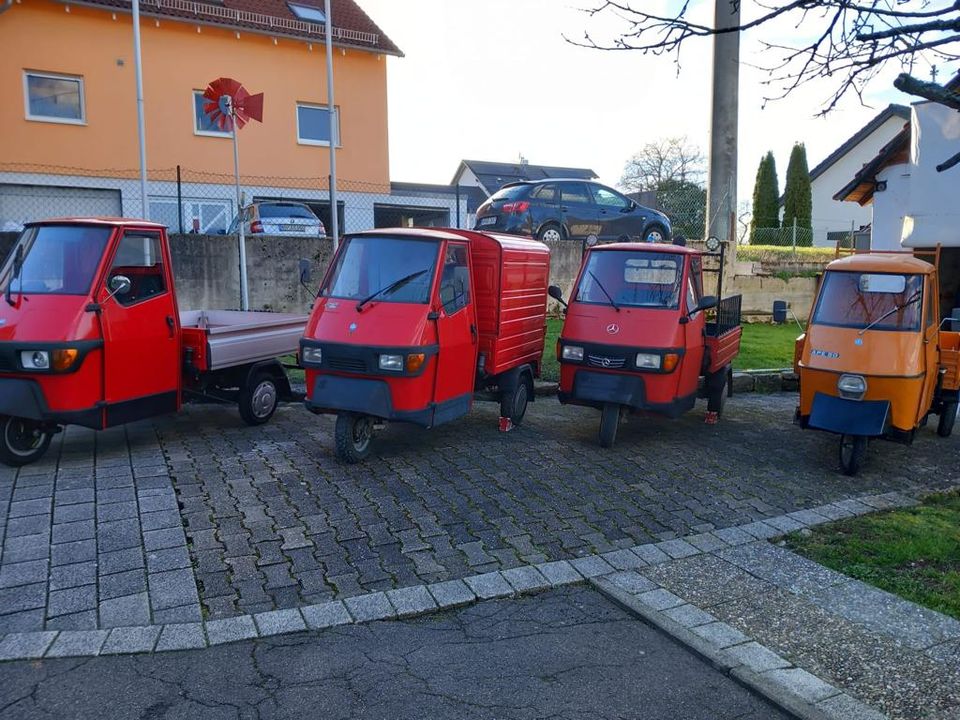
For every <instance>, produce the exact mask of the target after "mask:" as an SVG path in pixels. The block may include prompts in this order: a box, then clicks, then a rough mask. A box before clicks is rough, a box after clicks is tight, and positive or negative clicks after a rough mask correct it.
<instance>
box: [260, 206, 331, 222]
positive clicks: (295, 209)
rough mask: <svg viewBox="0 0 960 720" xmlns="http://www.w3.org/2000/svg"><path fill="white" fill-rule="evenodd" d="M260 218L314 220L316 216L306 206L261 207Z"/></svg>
mask: <svg viewBox="0 0 960 720" xmlns="http://www.w3.org/2000/svg"><path fill="white" fill-rule="evenodd" d="M259 212H260V217H261V218H303V219H304V220H316V219H317V216H316V215H314V214H313V212H312V211H311V210H310V208H308V207H307V206H306V205H266V204H264V205H261V206H260V208H259Z"/></svg>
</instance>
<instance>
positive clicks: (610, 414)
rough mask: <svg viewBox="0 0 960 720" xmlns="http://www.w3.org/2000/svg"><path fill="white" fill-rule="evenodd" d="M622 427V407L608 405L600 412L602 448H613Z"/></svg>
mask: <svg viewBox="0 0 960 720" xmlns="http://www.w3.org/2000/svg"><path fill="white" fill-rule="evenodd" d="M619 426H620V406H619V405H617V404H615V403H607V404H606V405H604V406H603V409H602V410H601V411H600V447H602V448H612V447H613V444H614V443H615V442H616V440H617V429H618V428H619Z"/></svg>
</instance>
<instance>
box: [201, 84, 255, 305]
mask: <svg viewBox="0 0 960 720" xmlns="http://www.w3.org/2000/svg"><path fill="white" fill-rule="evenodd" d="M203 99H204V100H205V102H204V103H203V112H204V114H205V115H206V116H207V117H208V118H210V122H212V123H214V124H215V125H216V126H217V127H218V128H220V129H221V130H223V131H225V132H229V133H230V134H231V135H232V136H233V172H234V180H235V182H236V186H237V230H238V232H239V245H240V306H241V308H242V309H243V310H248V309H249V297H248V292H247V248H246V240H245V238H244V228H243V195H242V194H241V192H240V146H239V144H238V142H237V131H238V130H239V129H240V128H242V127H243V126H244V125H246V124H247V123H248V122H249V121H250V120H256V121H257V122H263V93H257V94H256V95H251V94H250V93H249V92H247V89H246V88H245V87H243V85H241V84H240V83H239V82H238V81H237V80H234V79H233V78H223V77H222V78H217V79H216V80H214V81H213V82H212V83H210V84H209V85H208V86H207V89H206V90H204V91H203Z"/></svg>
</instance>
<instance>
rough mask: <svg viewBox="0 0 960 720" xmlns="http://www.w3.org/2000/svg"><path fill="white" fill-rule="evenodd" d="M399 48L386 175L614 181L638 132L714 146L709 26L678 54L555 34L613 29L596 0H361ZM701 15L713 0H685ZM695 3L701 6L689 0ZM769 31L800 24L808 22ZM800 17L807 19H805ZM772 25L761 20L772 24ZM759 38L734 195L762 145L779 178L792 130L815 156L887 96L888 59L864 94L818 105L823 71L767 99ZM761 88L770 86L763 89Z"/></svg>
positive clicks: (746, 60) (748, 49)
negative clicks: (884, 71) (490, 166)
mask: <svg viewBox="0 0 960 720" xmlns="http://www.w3.org/2000/svg"><path fill="white" fill-rule="evenodd" d="M635 2H643V3H649V4H652V5H654V4H659V5H661V6H662V7H674V6H675V2H674V0H635ZM358 3H359V4H360V6H361V7H362V8H363V9H364V10H365V11H366V12H367V13H368V14H369V15H370V16H371V17H372V18H373V20H374V21H375V22H376V23H377V24H378V25H379V26H380V28H381V29H382V30H383V31H384V32H385V33H386V34H387V35H388V36H389V37H390V38H391V39H392V40H393V41H394V42H395V43H397V45H399V47H400V49H401V50H402V51H403V52H404V55H405V56H404V57H402V58H394V57H391V58H389V59H388V67H387V74H388V80H387V82H388V95H389V140H390V175H391V179H392V180H395V181H407V182H428V183H449V182H450V181H451V179H452V178H453V175H454V173H455V171H456V169H457V166H458V164H459V162H460V160H461V159H471V160H493V161H500V162H516V161H517V160H518V159H519V157H520V155H523V157H525V158H526V159H527V160H528V161H529V162H531V163H534V164H542V165H561V166H569V167H589V168H592V169H593V170H594V171H595V172H596V173H597V174H598V175H599V176H600V179H601V182H605V183H607V184H610V185H613V186H616V185H617V183H618V181H619V179H620V177H621V174H622V171H623V166H624V163H625V162H626V161H627V159H628V158H629V157H630V156H631V155H632V154H633V153H634V152H636V151H637V150H639V149H640V148H641V147H642V146H643V145H644V144H645V143H647V142H651V141H655V140H657V139H660V138H665V137H673V136H682V135H685V136H687V138H688V139H689V141H690V142H691V143H693V144H695V145H698V146H700V147H701V148H702V149H703V150H704V151H706V150H707V149H708V147H709V137H708V131H709V120H710V64H711V57H712V45H711V40H710V39H703V40H700V39H697V38H694V39H693V40H691V41H689V43H688V44H686V45H685V46H684V49H683V54H682V56H681V60H682V62H681V65H680V67H679V68H678V66H677V65H676V64H675V62H674V58H673V56H664V57H654V56H651V55H643V54H641V53H639V52H635V51H630V52H604V51H599V50H592V49H586V48H581V47H576V46H575V45H573V44H571V43H570V42H568V41H567V40H565V39H564V36H566V37H568V38H570V39H572V40H576V39H581V38H583V35H584V31H585V29H586V28H587V27H589V28H590V30H591V34H593V35H595V36H599V37H609V36H610V35H611V33H613V32H615V31H616V30H617V29H619V28H621V27H623V25H622V24H621V21H619V20H617V19H616V18H614V17H609V18H607V19H603V18H601V19H598V18H593V19H592V20H591V19H590V18H588V17H587V15H586V14H585V13H584V12H583V8H587V7H590V6H592V5H593V4H594V0H485V2H476V1H470V0H405V1H404V2H398V1H397V0H358ZM694 5H695V7H696V12H698V13H699V14H700V16H701V18H703V19H705V20H706V21H708V22H709V20H710V18H711V17H712V7H713V3H712V2H707V0H694ZM697 6H699V7H697ZM774 31H775V32H779V33H783V34H784V35H793V36H796V35H802V34H803V31H804V28H791V27H781V28H779V29H775V30H774ZM808 31H809V29H808ZM767 37H768V39H769V33H768V34H767ZM759 52H760V44H759V40H758V38H757V37H756V36H755V35H747V36H745V37H744V38H743V40H742V43H741V63H742V68H741V76H740V111H739V112H740V115H739V125H740V150H739V159H738V176H739V178H738V195H739V198H740V199H741V200H748V199H749V198H750V196H751V194H752V192H753V181H754V177H755V175H756V169H757V165H758V163H759V161H760V159H761V157H762V156H763V155H764V154H765V153H766V152H767V151H768V150H772V151H773V153H774V155H775V157H776V160H777V169H778V172H779V175H780V179H781V188H782V187H783V180H784V177H785V173H786V167H787V161H788V159H789V155H790V150H791V148H792V146H793V144H794V142H797V141H800V142H804V143H805V144H806V147H807V157H808V162H809V165H810V167H811V168H813V167H814V166H815V165H816V164H817V163H818V162H820V161H821V160H822V159H824V158H825V157H826V156H827V155H828V154H829V153H830V152H832V151H833V150H834V149H835V148H836V147H837V146H839V145H840V144H841V143H842V142H843V141H844V140H846V139H847V138H848V137H849V136H850V135H852V134H853V133H855V132H856V131H857V130H858V129H859V128H860V127H862V126H863V125H864V124H866V123H867V122H868V121H869V120H870V119H871V118H872V117H873V116H874V115H876V114H877V113H878V112H880V111H881V110H882V109H883V108H884V107H886V105H887V104H888V103H889V102H901V103H909V101H910V98H909V97H908V96H905V95H902V94H901V93H899V92H898V91H896V90H894V89H893V88H892V85H890V82H891V81H892V77H893V76H894V75H895V72H896V71H895V69H894V70H893V71H892V72H891V73H889V74H888V77H886V78H880V79H879V80H878V82H877V83H876V84H875V85H873V86H872V87H871V92H870V94H869V95H868V96H867V97H866V100H867V102H868V103H869V105H871V107H864V106H862V105H861V104H860V102H859V101H858V100H856V99H855V98H850V99H849V101H847V102H844V103H842V105H841V106H840V107H839V108H838V109H837V110H835V111H833V112H831V113H830V115H828V116H827V117H826V118H817V117H815V115H816V113H817V112H818V110H819V109H820V107H821V105H822V103H823V101H824V99H825V98H827V97H828V95H829V94H830V86H829V85H820V86H807V87H805V88H802V89H801V90H800V91H797V92H795V93H794V94H791V95H790V97H789V98H788V99H786V100H781V101H778V102H772V103H767V105H766V107H765V108H764V107H763V92H764V88H763V87H762V86H761V84H760V83H761V81H762V80H763V79H764V78H765V75H764V74H763V73H762V72H760V71H759V70H757V69H755V68H752V67H750V65H751V64H756V63H758V62H761V61H762V57H763V56H761V55H760V54H759ZM767 92H768V93H769V89H768V90H767Z"/></svg>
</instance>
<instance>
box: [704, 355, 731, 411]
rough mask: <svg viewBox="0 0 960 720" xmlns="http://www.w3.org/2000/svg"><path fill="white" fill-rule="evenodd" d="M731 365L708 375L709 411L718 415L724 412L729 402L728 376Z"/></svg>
mask: <svg viewBox="0 0 960 720" xmlns="http://www.w3.org/2000/svg"><path fill="white" fill-rule="evenodd" d="M728 371H729V366H728V367H723V368H720V369H719V370H717V372H715V373H713V374H712V375H708V376H707V380H706V382H707V411H708V412H715V413H716V414H717V416H718V417H719V416H720V415H722V414H723V406H724V405H726V402H727V376H728Z"/></svg>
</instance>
